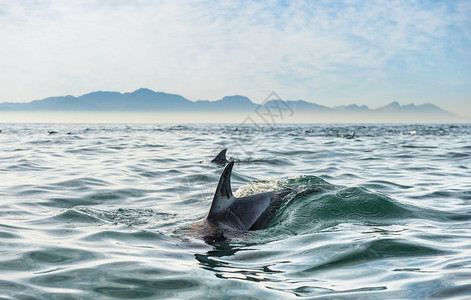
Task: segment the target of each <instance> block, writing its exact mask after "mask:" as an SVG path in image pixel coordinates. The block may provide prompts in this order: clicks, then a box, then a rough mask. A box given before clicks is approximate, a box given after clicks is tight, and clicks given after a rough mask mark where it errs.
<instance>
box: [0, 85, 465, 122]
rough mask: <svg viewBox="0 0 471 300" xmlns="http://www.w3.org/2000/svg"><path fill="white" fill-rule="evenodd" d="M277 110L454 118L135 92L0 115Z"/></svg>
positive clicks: (398, 109)
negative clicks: (46, 112) (17, 113)
mask: <svg viewBox="0 0 471 300" xmlns="http://www.w3.org/2000/svg"><path fill="white" fill-rule="evenodd" d="M261 107H262V108H267V107H279V108H282V109H284V110H285V111H287V112H290V111H291V112H301V113H314V114H315V113H317V114H328V115H344V114H350V115H351V114H358V115H370V116H376V117H380V116H382V115H393V114H394V115H402V116H413V115H418V114H420V115H421V116H424V115H426V116H428V117H430V118H431V119H433V118H437V117H438V118H441V119H447V120H453V119H455V118H457V117H458V116H457V115H455V114H453V113H451V112H448V111H446V110H444V109H442V108H440V107H438V106H436V105H434V104H430V103H427V104H422V105H415V104H408V105H400V104H399V103H398V102H392V103H390V104H388V105H386V106H382V107H379V108H374V109H372V108H369V107H367V106H365V105H362V106H358V105H356V104H351V105H347V106H336V107H328V106H323V105H319V104H315V103H311V102H307V101H304V100H286V101H282V100H276V99H275V100H269V101H266V102H265V103H263V104H262V105H258V104H256V103H254V102H252V101H251V100H250V99H249V98H247V97H244V96H240V95H236V96H226V97H224V98H222V99H220V100H216V101H209V100H198V101H191V100H188V99H186V98H185V97H183V96H180V95H176V94H168V93H164V92H154V91H152V90H150V89H145V88H142V89H138V90H136V91H134V92H131V93H119V92H103V91H99V92H93V93H89V94H85V95H82V96H79V97H74V96H70V95H69V96H60V97H49V98H45V99H42V100H34V101H31V102H29V103H11V102H4V103H0V111H130V112H140V111H144V112H149V111H156V112H198V111H204V112H246V111H254V110H257V109H259V108H261Z"/></svg>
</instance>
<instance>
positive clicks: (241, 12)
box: [0, 0, 471, 104]
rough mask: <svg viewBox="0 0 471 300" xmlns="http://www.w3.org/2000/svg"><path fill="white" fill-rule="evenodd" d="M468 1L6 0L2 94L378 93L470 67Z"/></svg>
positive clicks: (0, 24) (1, 10)
mask: <svg viewBox="0 0 471 300" xmlns="http://www.w3.org/2000/svg"><path fill="white" fill-rule="evenodd" d="M470 11H471V8H470V2H469V1H454V2H447V1H433V2H429V1H420V2H416V1H410V2H409V1H399V2H396V1H378V2H377V1H343V2H338V1H335V2H332V1H289V2H286V1H269V0H267V1H250V2H246V3H245V2H239V1H95V0H94V1H92V0H87V1H67V2H63V1H18V2H11V3H8V4H3V5H1V6H0V38H1V39H2V40H3V41H8V42H6V43H3V45H2V46H0V55H1V57H2V58H5V59H2V61H1V62H0V68H1V69H2V70H4V71H2V75H0V81H1V82H2V86H7V87H8V88H6V89H2V91H1V92H0V93H1V94H0V100H15V101H20V100H23V101H26V100H31V99H35V98H41V97H45V96H49V95H51V94H58V95H59V94H68V93H72V94H76V95H78V94H83V93H86V92H89V91H93V90H118V91H130V90H133V89H136V88H139V87H149V88H152V89H156V90H165V91H169V92H174V93H180V94H183V95H185V96H187V97H189V98H191V99H201V98H207V99H217V98H219V97H222V96H224V95H227V94H235V93H240V94H245V95H248V96H250V97H251V98H252V99H254V100H255V101H257V100H263V99H264V96H265V95H266V94H268V93H269V92H270V91H272V90H276V91H277V92H278V93H279V94H281V95H285V97H289V98H305V99H308V100H314V99H317V100H319V99H327V100H328V101H333V102H335V101H345V100H346V99H347V98H351V97H352V95H353V97H355V95H359V96H358V97H360V96H362V97H366V96H368V94H369V97H370V100H369V101H375V99H373V98H372V97H373V96H372V95H376V96H379V97H385V96H387V95H391V96H392V97H393V96H394V95H399V94H398V93H397V92H395V91H394V89H404V88H405V85H406V84H405V82H404V80H409V79H410V78H415V77H417V78H419V81H420V80H424V83H423V84H421V85H418V86H416V87H417V88H423V87H422V85H425V84H426V82H430V85H432V86H433V85H434V84H435V83H436V81H440V80H444V79H445V76H447V75H448V72H450V73H451V72H452V71H453V70H452V69H453V68H456V64H457V63H458V62H457V61H461V62H460V64H464V65H465V66H468V67H469V65H470V61H469V57H470V56H469V55H470V53H469V51H470V50H469V49H470V47H469V46H470V40H471V34H470V31H471V29H470V28H471V24H470V21H469V20H470V19H471V18H470V15H471V13H470ZM438 70H442V71H444V73H443V74H437V75H436V76H432V77H430V76H429V77H427V76H425V75H424V74H427V73H430V72H437V71H438ZM460 77H461V78H466V79H470V77H471V75H470V72H469V71H467V70H462V71H461V76H460ZM401 78H402V79H401ZM446 78H448V77H446ZM454 82H455V81H454ZM378 88H385V89H386V88H388V89H392V90H385V91H384V92H381V91H379V90H378ZM411 88H414V86H413V87H411ZM365 90H369V92H366V93H365ZM469 92H470V91H469V89H466V90H465V92H464V93H465V94H466V95H468V96H469ZM405 94H406V95H407V93H405ZM416 95H417V93H416ZM423 95H424V97H426V95H427V92H426V91H424V94H423ZM466 95H463V94H460V95H458V96H460V97H464V96H466ZM401 96H403V95H402V94H401ZM367 104H368V103H367ZM381 104H382V103H381Z"/></svg>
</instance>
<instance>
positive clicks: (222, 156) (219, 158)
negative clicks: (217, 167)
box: [211, 149, 227, 164]
mask: <svg viewBox="0 0 471 300" xmlns="http://www.w3.org/2000/svg"><path fill="white" fill-rule="evenodd" d="M226 151H227V149H222V151H221V152H219V154H218V155H216V157H215V158H214V159H213V160H212V161H211V162H212V163H216V164H225V163H226V162H227V159H226Z"/></svg>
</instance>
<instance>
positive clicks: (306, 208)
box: [0, 124, 471, 299]
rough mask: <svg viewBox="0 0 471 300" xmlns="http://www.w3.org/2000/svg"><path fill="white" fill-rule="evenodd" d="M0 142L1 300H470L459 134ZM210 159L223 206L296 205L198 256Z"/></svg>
mask: <svg viewBox="0 0 471 300" xmlns="http://www.w3.org/2000/svg"><path fill="white" fill-rule="evenodd" d="M0 129H1V130H2V132H1V133H0V143H1V144H0V176H1V177H0V179H1V180H0V298H1V299H100V298H101V299H111V298H113V299H159V298H170V299H201V298H213V299H222V298H231V297H234V298H236V297H239V298H240V299H295V298H296V299H297V298H309V299H312V298H322V299H324V298H335V299H355V298H358V299H423V298H447V299H469V298H470V297H471V170H470V168H471V125H469V124H450V125H446V124H443V125H388V124H386V125H279V126H239V125H201V124H196V125H165V124H146V125H136V124H132V125H126V124H0ZM48 130H55V131H57V133H56V134H51V135H49V134H48V132H47V131H48ZM353 131H355V132H356V137H355V138H354V139H346V138H344V137H345V135H347V134H351V133H352V132H353ZM223 148H228V152H227V153H228V157H229V158H230V159H232V160H235V162H236V164H235V166H234V172H233V174H232V187H233V189H234V190H235V191H236V195H238V196H243V195H250V194H253V193H258V192H262V191H268V190H274V189H282V188H285V187H290V188H294V189H296V190H297V191H298V192H297V194H295V195H294V196H291V197H290V198H289V199H286V201H285V203H284V204H283V206H282V207H281V208H280V210H279V211H278V212H277V214H276V215H275V216H274V218H273V219H272V221H271V222H270V224H269V226H268V227H267V228H266V229H262V230H258V231H250V232H247V233H240V234H235V235H234V236H233V237H231V239H229V240H226V241H220V242H215V243H207V242H205V241H204V240H203V239H202V237H201V236H198V234H196V233H195V231H194V230H193V228H194V224H195V223H197V221H198V220H201V219H202V218H204V217H205V215H206V214H207V212H208V209H209V206H210V204H211V201H212V196H213V193H214V189H215V188H216V185H217V182H218V179H219V176H220V174H221V171H222V169H223V166H219V165H214V164H212V163H210V161H211V159H212V158H213V156H215V155H216V154H217V153H218V152H219V151H220V150H222V149H223Z"/></svg>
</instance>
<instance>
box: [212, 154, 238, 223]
mask: <svg viewBox="0 0 471 300" xmlns="http://www.w3.org/2000/svg"><path fill="white" fill-rule="evenodd" d="M233 166H234V162H233V161H231V162H229V163H228V164H227V166H226V167H225V168H224V171H222V174H221V178H219V183H218V187H217V188H216V192H215V193H214V198H213V203H212V204H211V208H210V210H209V213H208V217H207V218H209V219H210V218H211V216H213V215H215V214H217V213H220V212H221V211H223V210H225V209H227V208H228V207H229V206H230V205H231V203H232V201H233V200H234V199H235V198H234V195H232V189H231V173H232V167H233Z"/></svg>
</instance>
